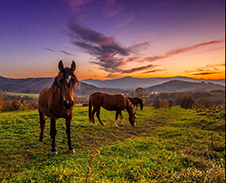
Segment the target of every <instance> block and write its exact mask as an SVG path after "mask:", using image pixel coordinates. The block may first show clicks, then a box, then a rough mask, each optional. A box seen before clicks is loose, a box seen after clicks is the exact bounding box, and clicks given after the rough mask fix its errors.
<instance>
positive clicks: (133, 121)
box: [129, 113, 136, 126]
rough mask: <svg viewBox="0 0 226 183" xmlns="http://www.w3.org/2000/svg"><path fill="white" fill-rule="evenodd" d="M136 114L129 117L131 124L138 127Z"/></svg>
mask: <svg viewBox="0 0 226 183" xmlns="http://www.w3.org/2000/svg"><path fill="white" fill-rule="evenodd" d="M135 114H136V113H132V114H130V115H129V122H130V123H131V125H132V126H136V122H135V119H136V116H135Z"/></svg>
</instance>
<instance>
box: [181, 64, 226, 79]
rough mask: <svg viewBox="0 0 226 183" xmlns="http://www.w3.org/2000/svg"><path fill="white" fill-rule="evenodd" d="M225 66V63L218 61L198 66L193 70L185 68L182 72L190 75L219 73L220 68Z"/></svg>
mask: <svg viewBox="0 0 226 183" xmlns="http://www.w3.org/2000/svg"><path fill="white" fill-rule="evenodd" d="M221 67H225V63H219V64H207V65H205V66H203V67H199V68H196V69H193V70H185V71H184V72H185V73H187V74H191V75H196V76H197V75H212V74H218V73H221V72H220V71H218V70H220V68H221Z"/></svg>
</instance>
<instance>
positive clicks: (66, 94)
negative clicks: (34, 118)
mask: <svg viewBox="0 0 226 183" xmlns="http://www.w3.org/2000/svg"><path fill="white" fill-rule="evenodd" d="M58 68H59V70H60V72H59V74H58V76H56V78H55V80H54V82H53V84H52V86H51V87H50V88H45V89H44V90H42V92H41V93H40V94H39V102H38V111H39V117H40V128H41V133H40V138H39V141H42V139H43V134H44V131H45V116H48V117H50V136H51V138H52V150H51V154H52V155H56V154H57V151H56V149H55V147H56V144H55V136H56V134H57V130H56V120H57V119H58V118H65V119H66V133H67V137H68V146H69V153H71V154H73V153H75V151H74V149H73V148H72V146H71V130H70V127H71V120H72V111H73V105H74V91H75V83H76V82H77V84H78V87H79V81H78V79H77V78H76V76H75V75H74V71H75V69H76V65H75V62H74V61H72V64H71V68H68V67H66V68H64V65H63V62H62V60H61V61H60V62H59V64H58Z"/></svg>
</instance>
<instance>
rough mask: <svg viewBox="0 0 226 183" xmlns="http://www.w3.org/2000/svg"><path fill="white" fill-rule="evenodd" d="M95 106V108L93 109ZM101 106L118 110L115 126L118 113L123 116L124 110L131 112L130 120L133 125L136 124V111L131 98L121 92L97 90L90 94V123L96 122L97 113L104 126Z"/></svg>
mask: <svg viewBox="0 0 226 183" xmlns="http://www.w3.org/2000/svg"><path fill="white" fill-rule="evenodd" d="M92 106H93V110H92ZM100 107H103V108H104V109H107V110H109V111H116V115H115V126H116V127H118V126H117V123H116V122H117V119H118V115H119V114H120V116H122V110H125V109H126V110H127V112H128V113H129V121H130V123H131V125H132V126H135V125H136V123H135V118H136V117H135V113H133V105H132V103H131V102H130V101H129V99H128V98H127V97H125V96H123V95H121V94H116V95H112V94H108V93H104V92H95V93H92V94H91V95H90V96H89V121H90V123H91V122H93V123H94V124H95V122H94V114H95V112H96V113H97V114H96V116H97V118H98V120H99V121H100V123H101V124H102V125H103V126H104V124H103V122H102V121H101V119H100Z"/></svg>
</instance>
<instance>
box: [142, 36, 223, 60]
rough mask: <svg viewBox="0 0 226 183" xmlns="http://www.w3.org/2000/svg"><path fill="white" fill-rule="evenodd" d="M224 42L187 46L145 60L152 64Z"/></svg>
mask: <svg viewBox="0 0 226 183" xmlns="http://www.w3.org/2000/svg"><path fill="white" fill-rule="evenodd" d="M224 42H225V39H220V40H214V41H209V42H204V43H200V44H196V45H192V46H188V47H185V48H180V49H175V50H170V51H168V52H166V53H165V55H158V56H153V57H146V58H145V60H146V61H151V62H153V61H157V60H160V59H164V58H168V57H171V56H174V55H177V54H181V53H184V52H188V51H191V50H194V49H197V48H200V47H205V46H209V45H213V44H219V43H224Z"/></svg>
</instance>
